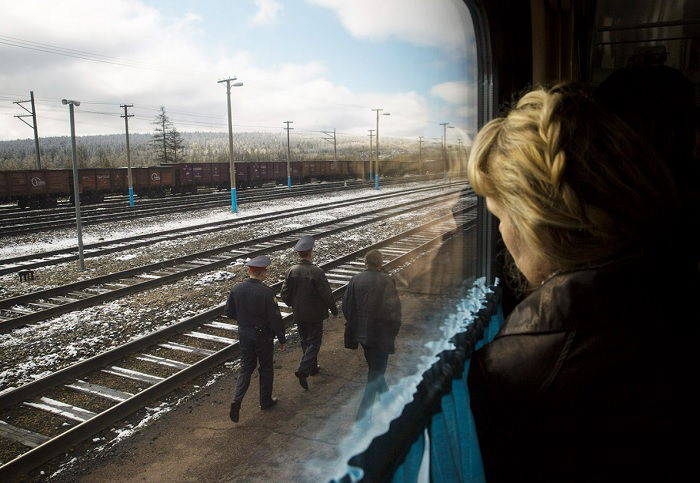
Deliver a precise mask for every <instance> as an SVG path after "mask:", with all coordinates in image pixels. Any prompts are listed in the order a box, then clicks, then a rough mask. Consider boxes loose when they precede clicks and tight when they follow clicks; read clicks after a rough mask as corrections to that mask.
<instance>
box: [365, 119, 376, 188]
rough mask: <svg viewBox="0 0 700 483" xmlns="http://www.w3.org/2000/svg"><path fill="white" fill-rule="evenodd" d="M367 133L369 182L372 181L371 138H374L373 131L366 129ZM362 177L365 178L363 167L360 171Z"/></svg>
mask: <svg viewBox="0 0 700 483" xmlns="http://www.w3.org/2000/svg"><path fill="white" fill-rule="evenodd" d="M368 131H369V180H370V181H372V149H373V148H372V138H373V137H374V129H368ZM362 177H363V178H364V177H365V173H364V167H363V169H362Z"/></svg>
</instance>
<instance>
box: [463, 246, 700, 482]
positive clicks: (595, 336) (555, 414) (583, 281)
mask: <svg viewBox="0 0 700 483" xmlns="http://www.w3.org/2000/svg"><path fill="white" fill-rule="evenodd" d="M689 273H690V275H689V276H688V275H687V273H683V274H681V273H672V272H670V271H669V270H667V269H666V268H665V267H664V264H663V261H662V262H661V263H653V262H649V261H647V260H643V259H640V258H636V259H628V260H626V261H622V262H616V263H613V264H609V265H608V266H604V267H601V268H598V269H595V270H583V271H577V272H571V273H566V274H560V275H556V276H554V277H552V278H551V279H549V280H547V281H546V282H545V283H544V284H543V285H542V286H541V287H540V288H538V289H537V290H536V291H534V292H533V293H532V294H530V295H529V296H528V297H527V298H526V299H525V300H524V301H523V302H521V303H520V304H519V305H518V306H517V307H516V308H515V309H514V311H513V313H512V314H511V315H510V316H509V317H508V319H507V320H506V322H505V324H504V325H503V327H502V328H501V330H500V332H499V333H498V335H497V336H496V338H495V339H494V340H493V341H492V342H491V343H490V344H488V345H486V346H484V347H483V348H481V349H480V350H479V351H477V352H476V353H475V355H474V357H473V359H472V362H471V367H470V372H469V390H470V394H471V407H472V411H473V413H474V418H475V422H476V427H477V435H478V438H479V444H480V447H481V451H482V457H483V460H484V466H485V471H486V476H487V481H518V482H524V481H653V480H656V481H681V480H677V479H676V478H677V477H680V476H681V475H682V474H683V472H684V471H686V470H687V469H688V468H693V473H696V472H697V470H698V469H697V465H696V464H695V463H694V462H695V461H696V458H697V453H698V448H699V447H700V446H699V445H698V442H697V441H698V438H700V433H698V432H697V431H698V414H699V412H700V405H698V397H697V396H695V394H694V393H696V392H697V391H696V389H697V387H696V386H698V381H699V380H700V373H699V372H698V367H699V364H698V358H700V351H698V349H697V348H698V344H700V340H699V339H698V324H700V318H699V316H698V309H697V307H698V300H697V298H698V297H700V292H698V285H697V271H695V272H694V273H693V272H692V270H691V271H690V272H689ZM691 463H692V464H691ZM693 473H691V474H693Z"/></svg>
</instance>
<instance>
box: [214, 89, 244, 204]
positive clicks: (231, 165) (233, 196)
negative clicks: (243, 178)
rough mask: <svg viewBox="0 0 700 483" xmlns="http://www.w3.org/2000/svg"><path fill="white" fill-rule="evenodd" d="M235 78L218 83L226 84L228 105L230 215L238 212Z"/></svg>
mask: <svg viewBox="0 0 700 483" xmlns="http://www.w3.org/2000/svg"><path fill="white" fill-rule="evenodd" d="M235 80H236V77H230V78H228V79H223V80H220V81H218V82H217V83H218V84H221V83H222V82H226V102H227V105H228V163H229V179H230V180H231V213H237V212H238V202H237V200H236V167H235V166H234V163H233V124H231V82H233V81H235ZM242 85H243V82H234V83H233V87H240V86H242Z"/></svg>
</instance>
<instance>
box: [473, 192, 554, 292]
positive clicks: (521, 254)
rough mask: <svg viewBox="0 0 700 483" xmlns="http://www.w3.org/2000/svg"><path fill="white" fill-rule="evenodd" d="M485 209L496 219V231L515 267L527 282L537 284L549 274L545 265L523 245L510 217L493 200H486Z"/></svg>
mask: <svg viewBox="0 0 700 483" xmlns="http://www.w3.org/2000/svg"><path fill="white" fill-rule="evenodd" d="M486 207H487V208H488V209H489V211H490V212H491V213H492V214H493V216H495V217H496V218H498V221H499V224H498V230H499V231H500V232H501V236H502V237H503V242H504V243H505V244H506V248H508V251H509V252H510V254H511V256H512V257H513V260H514V261H515V265H517V267H518V269H519V270H520V271H521V272H523V275H525V278H527V281H528V282H530V283H531V284H533V285H537V284H539V283H540V282H541V281H542V280H544V277H545V276H546V275H547V274H548V273H549V270H548V269H547V268H546V264H545V262H544V261H543V260H540V259H538V257H537V256H536V255H535V253H534V252H533V251H532V250H531V249H530V247H528V246H527V245H526V244H525V243H523V240H522V238H521V237H520V234H519V233H518V231H517V230H516V228H515V226H514V225H513V222H512V221H511V220H510V216H508V213H506V212H505V210H504V209H503V207H502V206H501V205H500V204H499V203H498V202H497V201H496V200H494V199H493V198H489V197H487V198H486Z"/></svg>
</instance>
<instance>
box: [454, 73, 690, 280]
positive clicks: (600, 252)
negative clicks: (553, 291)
mask: <svg viewBox="0 0 700 483" xmlns="http://www.w3.org/2000/svg"><path fill="white" fill-rule="evenodd" d="M467 175H468V177H469V181H470V183H471V185H472V187H473V188H474V190H475V191H476V192H477V194H479V195H481V196H486V197H490V198H493V199H494V201H496V202H497V203H499V204H500V205H501V206H502V207H503V210H504V211H505V212H506V213H507V214H508V215H509V216H510V220H511V222H512V223H513V225H514V227H515V229H516V230H517V231H518V234H519V236H520V238H521V240H522V241H523V243H525V244H526V245H527V246H528V247H529V248H530V249H531V250H533V252H534V253H535V254H536V255H537V256H539V257H541V259H543V260H545V261H546V262H547V264H548V266H549V267H550V268H551V269H553V270H568V269H574V268H578V267H584V266H590V265H594V264H597V263H601V262H603V261H605V260H607V259H610V258H613V257H615V256H618V255H620V254H621V253H623V252H625V251H628V250H632V249H635V248H639V247H640V246H641V245H643V244H644V240H649V239H650V238H653V233H654V231H655V230H664V223H663V221H664V220H668V218H667V217H668V215H669V214H673V213H674V212H675V206H676V205H675V203H676V194H675V188H674V185H673V182H672V181H671V177H670V174H669V173H668V171H667V170H666V168H665V167H664V166H663V163H662V162H661V161H660V160H658V159H657V158H656V156H655V154H654V151H653V149H651V148H650V147H649V146H648V145H646V143H645V142H644V141H643V140H642V139H640V138H638V137H637V135H636V134H635V133H634V132H633V131H632V130H631V129H630V128H629V127H628V126H627V125H626V124H624V123H623V122H622V121H621V120H619V119H618V118H617V117H615V116H613V115H612V114H609V113H607V111H605V110H603V109H602V108H601V107H600V106H599V105H598V104H596V102H595V101H594V100H593V99H591V98H590V97H588V96H587V95H586V94H585V93H584V92H583V91H582V90H580V89H578V88H576V87H574V86H572V85H570V84H561V85H558V86H556V87H554V88H552V89H537V90H534V91H531V92H529V93H527V94H525V95H524V96H523V97H522V98H521V99H520V100H519V101H518V103H517V105H516V107H515V108H514V109H513V110H511V111H510V113H509V114H508V115H507V116H506V117H504V118H497V119H494V120H493V121H491V122H489V123H488V124H486V126H484V128H483V129H482V130H481V131H480V132H479V134H478V135H477V137H476V139H475V141H474V145H473V146H472V149H471V153H470V157H469V164H468V167H467ZM669 210H670V211H671V213H669Z"/></svg>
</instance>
